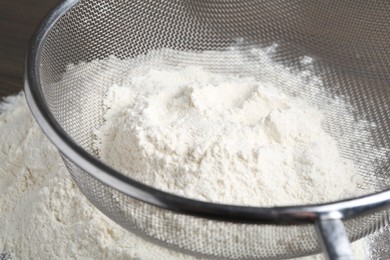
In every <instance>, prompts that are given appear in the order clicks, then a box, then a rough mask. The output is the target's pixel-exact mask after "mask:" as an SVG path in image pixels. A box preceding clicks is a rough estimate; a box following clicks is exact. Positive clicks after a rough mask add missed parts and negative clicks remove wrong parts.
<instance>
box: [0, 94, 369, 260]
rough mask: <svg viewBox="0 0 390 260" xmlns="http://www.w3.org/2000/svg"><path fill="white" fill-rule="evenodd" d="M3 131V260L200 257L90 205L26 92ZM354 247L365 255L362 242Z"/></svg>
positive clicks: (4, 110)
mask: <svg viewBox="0 0 390 260" xmlns="http://www.w3.org/2000/svg"><path fill="white" fill-rule="evenodd" d="M0 132H1V133H2V134H1V135H0V144H1V149H0V259H2V260H3V259H11V258H12V259H150V260H152V259H177V260H179V259H181V260H184V259H188V260H191V259H192V260H195V259H196V258H192V257H188V256H184V255H182V254H179V253H177V252H173V251H169V250H167V249H165V248H162V247H158V246H156V245H154V244H151V243H149V242H147V241H144V240H142V239H140V238H139V237H137V236H135V235H133V234H131V233H130V232H128V231H126V230H124V229H122V228H121V227H120V226H118V225H117V224H115V223H114V222H112V221H111V220H110V219H108V218H107V217H106V216H104V215H103V214H102V213H100V211H98V210H97V209H96V208H95V207H94V206H92V205H91V204H90V203H89V202H88V201H87V200H86V198H85V197H84V196H83V195H82V194H81V193H80V191H79V190H78V189H77V187H76V185H75V184H74V183H73V181H72V179H71V178H70V176H69V174H68V173H67V170H66V168H65V166H64V164H63V162H62V160H61V158H60V156H59V155H58V152H57V151H56V149H55V148H54V146H53V145H52V144H51V143H50V142H49V141H48V140H47V139H46V137H45V136H44V134H43V133H42V132H41V130H40V129H39V127H38V125H37V124H36V123H35V121H34V119H33V117H32V115H31V113H30V111H29V110H28V107H27V104H26V103H25V99H24V95H23V93H21V94H19V95H17V96H11V97H8V98H6V100H5V102H4V103H0ZM353 249H354V252H355V253H356V255H357V256H358V258H357V259H358V260H362V259H365V258H364V254H365V249H364V241H363V240H359V241H358V242H356V243H354V244H353ZM305 259H313V260H314V259H322V257H321V256H313V257H309V258H305Z"/></svg>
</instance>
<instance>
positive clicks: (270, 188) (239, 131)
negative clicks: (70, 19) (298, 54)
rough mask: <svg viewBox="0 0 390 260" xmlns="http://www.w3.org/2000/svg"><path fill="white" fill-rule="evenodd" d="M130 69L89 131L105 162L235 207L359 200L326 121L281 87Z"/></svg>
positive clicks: (191, 71)
mask: <svg viewBox="0 0 390 260" xmlns="http://www.w3.org/2000/svg"><path fill="white" fill-rule="evenodd" d="M221 55H225V54H221ZM112 59H115V58H112ZM110 62H112V60H111V61H110ZM117 62H118V63H123V64H124V66H126V64H129V63H127V61H120V60H117ZM271 65H272V64H266V65H265V66H268V67H271ZM128 71H129V72H128V74H123V77H120V76H118V77H117V79H116V80H115V81H114V82H113V85H112V87H110V88H108V91H107V93H106V97H105V99H104V105H105V107H106V112H105V115H104V119H105V122H104V123H103V126H102V127H101V128H100V129H99V130H98V131H96V132H95V133H96V136H97V140H98V141H97V142H96V143H95V148H96V150H98V151H99V154H100V156H101V158H102V160H103V161H105V162H106V163H108V164H109V165H110V166H112V167H114V168H116V169H118V170H119V171H121V172H123V173H124V174H127V175H128V176H130V177H132V178H134V179H136V180H139V181H141V182H144V183H146V184H149V185H151V186H153V187H156V188H159V189H162V190H165V191H169V192H172V193H175V194H179V195H183V196H186V197H190V198H195V199H200V200H204V201H211V202H220V203H229V204H237V205H254V206H274V205H293V204H308V203H320V202H329V201H333V200H338V199H343V198H349V197H353V196H357V195H359V194H362V193H363V192H365V191H364V190H362V189H358V188H357V187H358V185H360V184H362V179H361V178H360V177H359V176H358V175H357V172H356V170H355V168H354V165H353V162H352V161H350V160H347V159H344V158H342V157H341V156H340V154H339V150H338V148H337V144H336V141H335V140H334V139H333V138H332V137H331V136H330V135H329V134H328V133H326V132H325V131H324V129H323V128H322V122H323V118H324V115H323V113H322V112H321V111H320V110H318V109H317V108H315V107H313V106H311V105H309V104H308V103H307V102H305V101H304V100H303V99H302V98H300V97H293V96H288V95H286V94H284V93H283V92H282V90H281V86H280V84H279V82H280V81H281V80H283V79H279V82H278V80H274V79H270V78H266V77H264V78H260V79H255V78H254V77H250V76H240V75H239V74H219V73H214V72H211V71H209V70H207V69H206V68H204V67H202V66H182V67H178V68H165V67H162V66H159V65H158V64H157V65H156V64H155V63H153V62H145V63H142V62H141V63H139V64H138V65H136V66H135V67H134V65H133V64H129V66H128ZM134 71H135V72H134ZM137 71H143V73H136V72H137ZM102 73H104V71H102ZM107 76H108V77H109V76H110V74H108V75H107ZM296 77H299V76H296ZM129 79H130V80H129ZM285 84H286V83H285Z"/></svg>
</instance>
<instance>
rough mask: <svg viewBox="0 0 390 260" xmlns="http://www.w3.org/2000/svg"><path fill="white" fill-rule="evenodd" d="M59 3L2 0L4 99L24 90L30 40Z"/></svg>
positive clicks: (0, 83) (0, 80)
mask: <svg viewBox="0 0 390 260" xmlns="http://www.w3.org/2000/svg"><path fill="white" fill-rule="evenodd" d="M57 1H58V0H0V98H1V97H4V96H8V95H10V94H14V93H17V92H19V91H20V90H21V89H22V78H23V65H24V64H23V63H24V56H25V53H26V51H27V48H28V43H29V40H30V37H31V35H32V34H33V32H34V30H35V28H36V27H37V25H38V24H39V22H40V20H41V19H42V18H43V17H44V15H45V14H46V13H47V12H48V11H49V10H50V8H51V7H53V6H54V5H55V4H56V2H57Z"/></svg>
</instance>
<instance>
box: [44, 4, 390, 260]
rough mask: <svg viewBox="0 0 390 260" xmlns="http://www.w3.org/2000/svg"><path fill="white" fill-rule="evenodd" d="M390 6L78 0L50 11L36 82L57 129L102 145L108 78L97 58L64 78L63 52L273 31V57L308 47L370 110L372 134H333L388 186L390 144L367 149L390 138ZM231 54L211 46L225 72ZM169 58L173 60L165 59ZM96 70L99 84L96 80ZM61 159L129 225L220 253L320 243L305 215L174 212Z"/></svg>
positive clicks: (307, 249)
mask: <svg viewBox="0 0 390 260" xmlns="http://www.w3.org/2000/svg"><path fill="white" fill-rule="evenodd" d="M389 11H390V2H387V1H356V0H354V1H292V0H276V1H233V0H230V1H222V0H219V1H174V0H172V1H164V0H163V1H145V0H142V1H138V0H133V1H127V0H122V1H120V0H116V1H98V0H86V1H80V2H79V3H78V4H77V5H76V6H75V7H74V8H72V9H71V10H70V11H68V12H67V13H65V14H64V15H63V16H62V17H61V18H60V19H59V20H58V21H57V22H56V24H55V25H54V27H53V28H52V29H51V31H50V33H49V35H48V37H47V39H46V41H45V42H44V44H43V46H42V53H41V56H40V59H41V60H40V63H41V67H40V70H39V74H40V80H41V82H40V83H41V86H42V92H43V95H44V98H45V101H46V102H47V105H48V107H49V109H50V111H51V113H52V114H53V116H54V117H55V119H56V120H57V121H58V123H59V124H60V125H61V127H62V128H63V129H64V131H65V132H66V133H67V134H68V135H70V136H71V137H72V138H73V139H74V141H75V142H76V143H77V144H78V145H80V146H81V147H83V148H84V149H85V150H86V151H88V152H90V153H91V154H94V155H95V156H98V155H97V154H96V153H95V152H94V151H93V150H92V147H91V143H92V136H93V135H92V132H93V130H94V129H96V128H97V127H99V126H100V125H101V123H102V114H103V109H102V99H103V94H104V93H105V91H106V89H107V87H109V82H108V80H107V79H105V78H103V77H102V76H101V75H99V73H98V72H99V71H100V70H101V69H103V68H102V67H95V69H92V70H88V71H82V70H80V71H79V72H78V74H77V75H75V77H74V78H72V79H67V80H66V81H61V79H62V78H61V77H62V74H63V73H64V71H65V70H66V66H67V65H68V64H71V63H72V64H78V63H80V62H87V61H92V60H95V59H104V58H106V57H108V56H110V55H115V56H117V57H119V58H129V57H135V56H138V55H140V54H146V53H148V51H150V50H156V49H161V48H170V49H175V50H181V51H202V50H223V49H225V48H226V47H227V46H231V45H232V44H234V43H236V42H237V39H238V38H243V39H245V42H244V43H242V44H241V47H240V48H241V49H242V51H243V52H245V51H246V50H247V49H248V48H250V47H251V46H260V47H264V46H269V45H271V44H273V43H277V44H278V46H279V47H278V49H277V51H276V52H275V53H274V54H273V58H274V60H275V61H276V62H278V63H280V64H283V65H286V66H289V67H292V68H296V69H297V70H299V68H300V66H301V65H300V63H299V61H300V59H301V58H302V57H303V56H305V55H309V56H311V57H313V58H314V59H315V62H314V64H313V66H314V70H315V71H316V72H317V75H318V76H320V77H321V80H322V81H323V82H324V86H325V87H326V88H327V91H328V92H329V93H330V94H331V95H338V96H343V97H345V99H346V100H347V101H348V102H349V103H350V104H351V106H352V107H353V109H354V113H355V114H354V116H355V117H356V118H359V119H364V120H367V121H368V122H375V124H376V128H375V129H374V130H371V133H370V134H371V136H372V142H371V143H370V144H360V143H359V142H357V143H354V144H353V145H352V146H351V142H352V141H351V140H352V138H348V134H345V135H344V136H338V135H336V134H334V136H335V138H336V139H337V140H338V144H339V147H340V149H341V152H342V155H343V156H345V157H346V158H350V159H354V158H355V157H356V155H358V154H360V153H364V154H365V155H366V156H365V158H364V159H362V160H360V161H359V162H357V165H358V170H359V173H360V174H361V175H362V176H363V177H364V179H365V181H366V184H365V185H366V186H365V187H362V188H367V187H371V188H372V187H374V188H375V189H376V190H377V191H381V190H386V189H388V188H389V187H390V178H389V170H390V169H389V168H390V161H389V159H388V158H389V154H388V153H383V152H382V153H381V154H380V156H378V155H377V154H375V153H374V152H373V153H370V151H378V148H381V149H382V150H381V151H383V149H385V148H390V124H389V117H390V108H389V107H388V106H389V104H390V98H389V97H390V95H389V94H390V93H389V87H390V52H389V51H388V49H389V46H390V33H389V28H390V16H389V15H388V12H389ZM159 53H160V54H159V55H162V56H164V53H163V52H159ZM177 59H181V60H183V61H186V62H188V63H189V64H203V63H204V62H205V61H200V60H197V56H196V55H191V53H189V52H182V54H181V56H180V57H177ZM230 62H232V63H234V62H236V61H235V60H231V61H229V62H227V63H226V66H224V67H216V66H213V59H212V57H210V61H208V62H206V63H207V66H209V67H210V69H212V70H213V71H217V72H227V73H232V72H234V71H233V69H232V68H230V67H229V63H230ZM166 63H167V66H169V64H170V61H169V59H168V60H167V61H166ZM255 63H256V60H253V61H252V62H248V63H245V64H242V66H243V69H247V71H248V73H251V74H253V75H254V76H256V71H255V70H253V69H252V68H253V67H254V65H255ZM102 66H108V67H110V66H118V65H110V64H107V63H105V65H102ZM108 67H107V68H108ZM116 69H118V71H120V70H121V68H120V67H117V68H116ZM97 79H98V80H99V81H101V84H95V83H94V84H92V83H91V82H92V81H93V82H96V80H97ZM291 92H294V90H291ZM316 98H317V97H315V96H312V97H311V96H308V97H307V99H308V100H309V101H310V102H311V103H316ZM340 121H341V119H340V118H339V115H338V111H328V118H327V123H326V124H325V125H326V128H327V130H328V131H329V132H330V133H331V134H332V133H340V132H343V129H344V127H345V125H343V123H344V122H340ZM345 129H349V128H345ZM353 141H354V142H356V137H354V139H353ZM359 158H361V156H360V157H359ZM64 161H65V163H66V165H67V167H68V169H69V171H70V173H71V175H72V177H73V179H74V180H75V182H76V183H77V185H78V186H79V188H80V190H81V191H82V192H83V193H84V194H85V196H86V197H87V198H88V199H89V200H90V201H91V202H92V203H93V204H94V205H95V206H96V207H97V208H99V209H100V210H101V211H102V212H103V213H105V214H106V215H107V216H109V217H110V218H111V219H113V220H114V221H116V222H117V223H119V224H120V225H121V226H123V227H125V228H126V229H128V230H130V231H131V232H135V233H137V234H139V235H140V236H142V237H144V238H146V239H149V240H151V241H153V242H156V243H159V244H161V245H163V246H166V247H170V248H173V249H176V250H179V251H182V252H185V253H190V254H193V255H200V256H206V257H215V258H221V259H228V258H232V259H233V258H240V259H253V258H267V259H273V258H275V259H276V258H289V257H298V256H303V255H308V254H313V253H316V252H319V250H320V247H319V243H318V240H317V237H316V235H315V232H314V227H313V226H312V225H302V226H275V225H253V224H233V223H226V222H221V221H213V220H206V219H202V218H198V217H192V216H185V215H179V214H176V213H172V212H170V211H167V210H163V209H159V208H157V207H154V206H151V205H148V204H146V203H143V202H140V201H138V200H135V199H133V198H131V197H129V196H126V195H124V194H123V193H121V192H118V191H116V190H115V189H113V188H111V187H108V186H106V185H104V184H103V183H101V182H100V181H98V180H96V179H95V178H93V177H92V176H91V175H89V174H88V173H86V172H84V171H82V170H81V169H80V168H78V167H77V166H76V165H74V164H73V163H72V162H71V161H70V160H68V159H67V158H64ZM329 163H332V162H329ZM368 165H369V166H370V167H366V166H368ZM368 169H370V170H368ZM389 214H390V213H389V212H388V211H384V212H377V213H375V214H374V213H373V214H371V215H368V216H365V217H360V218H356V219H351V220H348V221H345V222H344V224H345V225H346V229H347V232H348V235H349V237H350V239H351V240H356V239H359V238H361V237H364V236H366V235H368V234H370V233H372V232H374V231H376V230H378V229H380V228H382V227H383V226H385V225H386V224H387V223H388V222H389Z"/></svg>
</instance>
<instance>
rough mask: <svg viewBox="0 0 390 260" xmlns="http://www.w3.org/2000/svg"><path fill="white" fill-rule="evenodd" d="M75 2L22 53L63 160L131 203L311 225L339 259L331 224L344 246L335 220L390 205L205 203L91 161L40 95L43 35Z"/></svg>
mask: <svg viewBox="0 0 390 260" xmlns="http://www.w3.org/2000/svg"><path fill="white" fill-rule="evenodd" d="M78 2H79V0H63V1H61V2H60V3H58V4H57V5H56V6H55V7H54V8H52V10H51V11H50V12H49V13H48V14H47V15H46V17H45V18H44V19H43V21H42V22H41V24H40V25H39V27H38V28H37V30H36V32H35V33H34V35H33V37H32V39H31V42H30V45H29V49H28V52H27V55H26V60H25V70H24V91H25V95H26V100H27V103H28V106H29V108H30V110H31V112H32V114H33V116H34V117H35V119H36V121H37V122H38V124H39V125H40V127H41V129H42V130H43V132H44V133H45V134H46V136H47V137H48V138H49V140H50V141H51V142H52V143H53V144H54V145H55V146H56V147H57V149H58V150H59V151H60V152H61V153H62V154H63V155H64V156H65V157H67V158H68V159H70V160H71V161H72V162H73V163H74V164H75V165H77V166H78V167H80V168H81V169H83V170H84V171H85V172H87V173H88V174H91V175H92V176H93V177H94V178H96V179H98V180H99V181H101V182H102V183H104V184H106V185H108V186H110V187H112V188H114V189H116V190H118V191H120V192H122V193H124V194H126V195H127V196H130V197H132V198H134V199H137V200H140V201H142V202H145V203H148V204H151V205H153V206H157V207H160V208H163V209H167V210H171V211H173V212H176V213H180V214H187V215H191V216H197V217H202V218H208V219H213V220H220V221H227V222H235V223H251V224H274V225H296V224H308V223H312V224H313V223H314V224H315V225H316V227H317V230H318V232H319V233H320V234H322V236H320V237H322V245H323V248H324V249H326V251H328V257H329V258H332V259H338V258H333V257H339V256H342V255H341V253H343V250H345V249H343V248H341V249H339V250H338V249H336V245H335V241H333V242H332V240H331V239H330V237H327V236H326V235H325V233H327V232H329V231H330V230H333V229H334V228H335V227H336V226H337V228H336V230H338V231H340V234H338V235H337V237H340V238H341V240H340V241H341V243H342V244H344V246H346V245H345V243H347V242H348V239H347V237H346V233H345V230H343V225H342V222H341V220H344V219H349V218H352V217H357V216H362V215H366V214H369V213H371V212H375V211H379V210H381V209H386V208H388V207H389V206H390V189H389V190H385V191H380V192H376V193H372V194H368V195H364V196H360V197H356V198H350V199H344V200H337V201H334V202H328V203H322V204H309V205H298V206H278V207H253V206H236V205H228V204H220V203H210V202H204V201H199V200H194V199H189V198H185V197H181V196H178V195H174V194H171V193H169V192H164V191H161V190H158V189H156V188H153V187H150V186H148V185H145V184H143V183H140V182H138V181H136V180H133V179H132V178H130V177H127V176H124V175H123V174H121V173H120V172H119V171H116V170H115V169H113V168H111V167H109V166H108V165H106V164H104V163H103V162H101V161H100V160H98V159H97V158H95V157H93V156H92V155H91V154H89V153H88V152H86V151H85V150H84V149H83V148H81V147H80V146H78V145H77V144H76V142H74V141H73V140H72V138H71V137H70V136H69V135H68V134H67V133H66V132H65V131H64V130H63V129H62V128H61V126H60V124H59V123H58V122H57V121H56V119H55V118H54V116H53V115H52V114H51V112H50V110H49V108H48V106H47V104H46V102H45V98H44V95H43V93H42V88H41V84H40V76H39V68H40V55H41V52H42V46H43V45H44V44H45V41H46V39H47V36H48V34H49V33H50V31H51V29H52V28H53V26H54V25H55V23H56V22H57V21H58V20H59V19H60V18H61V17H62V16H63V15H64V14H65V13H66V12H67V11H68V10H70V9H71V8H72V7H73V6H75V5H76V4H77V3H78ZM340 224H341V226H340ZM336 233H338V232H336ZM343 236H344V238H345V239H346V240H345V239H343ZM340 241H338V242H340ZM329 243H330V245H328V246H327V244H329ZM333 251H334V252H333ZM345 252H347V251H345ZM347 253H348V252H347Z"/></svg>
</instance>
